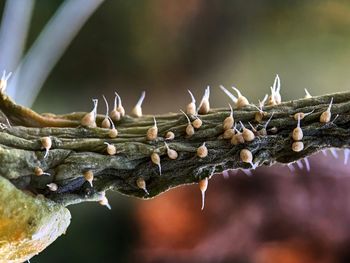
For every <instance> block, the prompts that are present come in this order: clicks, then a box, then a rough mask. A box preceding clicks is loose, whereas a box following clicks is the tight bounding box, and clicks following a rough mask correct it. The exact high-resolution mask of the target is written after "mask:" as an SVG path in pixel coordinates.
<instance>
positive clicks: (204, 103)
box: [197, 86, 210, 114]
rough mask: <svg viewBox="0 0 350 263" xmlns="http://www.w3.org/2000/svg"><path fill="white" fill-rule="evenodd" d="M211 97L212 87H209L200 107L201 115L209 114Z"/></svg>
mask: <svg viewBox="0 0 350 263" xmlns="http://www.w3.org/2000/svg"><path fill="white" fill-rule="evenodd" d="M209 97H210V87H209V86H207V88H206V89H205V92H204V95H203V97H202V100H201V103H200V104H199V107H198V110H197V111H198V113H200V114H207V113H208V112H209V111H210V104H209Z"/></svg>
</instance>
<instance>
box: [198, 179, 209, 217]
mask: <svg viewBox="0 0 350 263" xmlns="http://www.w3.org/2000/svg"><path fill="white" fill-rule="evenodd" d="M198 186H199V190H200V191H201V195H202V206H201V210H203V209H204V204H205V192H206V191H207V189H208V177H205V178H204V179H202V180H200V181H199V182H198Z"/></svg>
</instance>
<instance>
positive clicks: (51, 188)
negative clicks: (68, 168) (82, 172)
mask: <svg viewBox="0 0 350 263" xmlns="http://www.w3.org/2000/svg"><path fill="white" fill-rule="evenodd" d="M46 186H47V188H49V190H50V191H51V192H56V191H57V189H58V185H57V184H55V183H49V184H47V185H46Z"/></svg>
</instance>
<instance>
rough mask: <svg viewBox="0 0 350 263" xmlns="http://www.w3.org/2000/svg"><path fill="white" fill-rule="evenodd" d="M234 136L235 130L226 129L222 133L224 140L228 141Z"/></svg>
mask: <svg viewBox="0 0 350 263" xmlns="http://www.w3.org/2000/svg"><path fill="white" fill-rule="evenodd" d="M233 135H235V130H234V129H228V130H225V131H224V135H223V136H224V139H225V140H229V139H231V138H232V136H233Z"/></svg>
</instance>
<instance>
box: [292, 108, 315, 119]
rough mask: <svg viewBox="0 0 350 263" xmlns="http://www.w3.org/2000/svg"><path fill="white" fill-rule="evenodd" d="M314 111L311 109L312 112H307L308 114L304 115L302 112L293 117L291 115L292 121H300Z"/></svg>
mask: <svg viewBox="0 0 350 263" xmlns="http://www.w3.org/2000/svg"><path fill="white" fill-rule="evenodd" d="M314 111H315V110H314V109H313V110H312V111H309V112H306V113H304V112H297V113H295V114H294V115H291V117H293V118H294V120H296V121H297V120H298V118H300V119H301V120H302V119H304V118H305V117H306V116H308V115H310V114H312V113H313V112H314Z"/></svg>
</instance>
